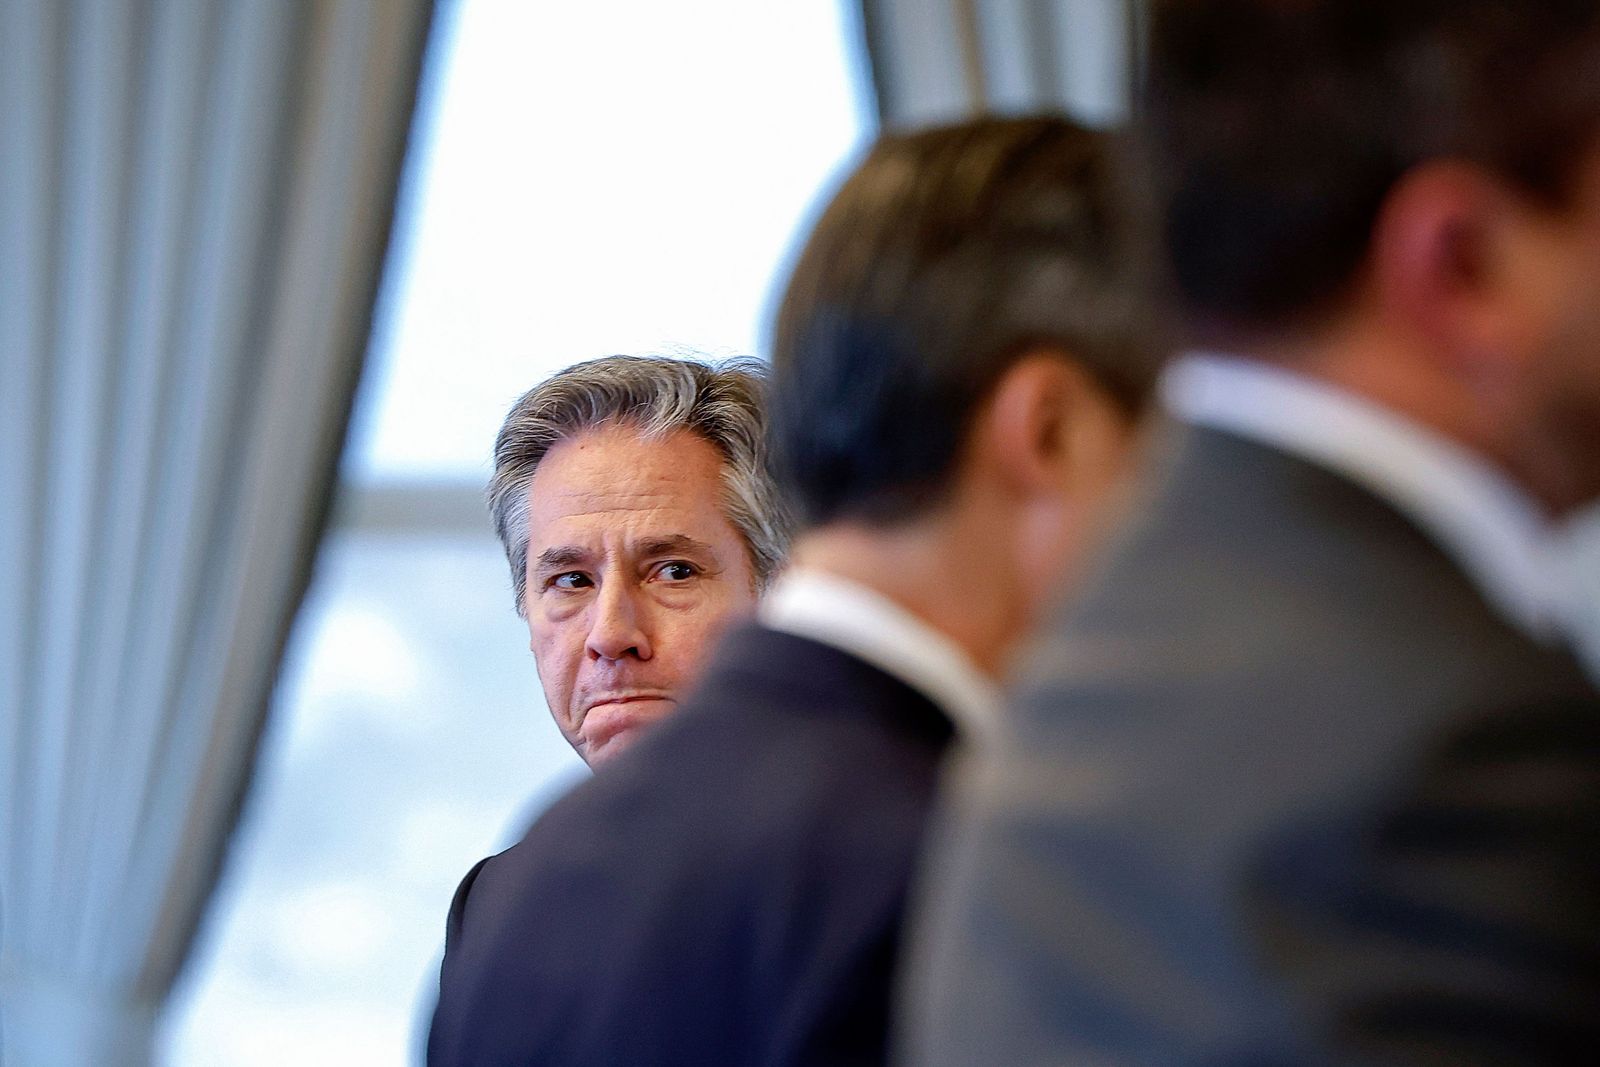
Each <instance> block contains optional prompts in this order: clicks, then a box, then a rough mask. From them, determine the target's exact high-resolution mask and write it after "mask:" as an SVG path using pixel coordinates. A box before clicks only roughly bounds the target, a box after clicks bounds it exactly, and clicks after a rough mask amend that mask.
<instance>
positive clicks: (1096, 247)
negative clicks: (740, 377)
mask: <svg viewBox="0 0 1600 1067" xmlns="http://www.w3.org/2000/svg"><path fill="white" fill-rule="evenodd" d="M1118 155H1119V153H1118V152H1117V151H1115V150H1114V148H1113V146H1112V145H1111V144H1110V142H1109V138H1108V137H1107V135H1105V134H1103V133H1098V132H1095V131H1091V130H1085V129H1082V128H1079V127H1077V126H1074V125H1072V124H1070V123H1068V122H1065V121H1063V120H1060V119H1056V118H1049V117H1031V118H1018V119H990V120H982V121H975V122H971V123H964V124H962V125H959V126H950V127H943V128H939V129H934V130H928V131H924V132H919V133H912V134H907V135H901V136H887V137H884V138H882V139H881V140H880V141H879V142H878V144H877V145H876V147H875V148H874V149H873V151H872V153H871V155H869V156H868V158H867V159H866V161H865V162H864V163H863V164H862V166H861V167H860V169H859V170H857V171H856V172H855V174H854V175H853V176H852V177H851V178H850V179H849V180H848V181H847V182H845V184H844V185H843V186H842V187H841V188H840V190H839V192H838V194H837V195H836V197H835V198H834V200H833V202H832V204H831V205H830V206H829V208H828V210H827V211H826V213H825V214H824V215H823V216H822V218H821V220H820V221H819V222H818V224H817V226H816V229H815V230H814V231H813V233H812V236H811V239H810V241H809V242H808V244H807V245H806V248H805V251H804V253H803V254H802V255H801V257H800V260H799V262H798V264H797V265H796V267H795V270H794V273H793V275H792V277H791V279H790V282H789V286H788V290H787V295H786V298H785V300H784V302H783V305H782V308H781V309H780V311H779V314H778V320H777V333H776V337H775V341H774V351H773V376H774V382H773V390H772V392H773V397H774V400H773V408H772V411H771V415H770V425H771V432H772V434H773V441H774V453H775V456H774V458H775V461H776V462H777V465H778V468H779V471H780V480H782V481H784V482H786V483H787V486H788V488H789V490H790V491H791V493H792V495H793V497H794V503H795V505H796V507H797V510H798V512H799V514H800V515H801V517H802V521H803V522H804V523H806V524H808V525H812V526H815V525H820V524H823V523H827V522H832V521H835V520H839V519H856V520H865V521H869V522H877V523H885V522H895V521H899V520H904V519H907V518H911V517H914V516H917V515H918V514H919V513H921V512H923V511H925V510H927V509H929V508H931V507H934V506H936V505H937V503H938V501H939V498H940V495H941V493H942V492H943V491H944V490H945V489H946V488H947V487H948V486H949V484H950V480H951V479H950V475H951V473H952V471H953V469H954V467H955V466H956V463H957V461H958V459H959V456H960V450H961V445H962V442H963V439H964V432H965V429H966V427H967V424H968V419H969V416H970V415H971V414H972V413H973V412H974V411H976V410H977V409H978V408H979V407H980V406H981V404H982V403H983V401H984V400H985V399H986V397H987V395H988V392H989V389H990V387H991V386H992V385H993V384H994V383H995V382H996V381H998V380H999V378H1000V377H1001V375H1003V374H1004V373H1005V371H1006V370H1007V369H1008V367H1010V366H1011V364H1012V363H1013V362H1014V361H1015V360H1016V359H1017V358H1019V357H1021V356H1022V355H1024V354H1026V353H1027V352H1028V351H1029V350H1030V348H1038V347H1041V346H1042V347H1047V348H1051V349H1054V350H1057V351H1062V352H1065V353H1070V354H1071V356H1072V358H1073V359H1075V360H1076V361H1078V362H1079V363H1080V364H1081V365H1082V366H1083V367H1084V368H1086V369H1087V370H1088V371H1089V372H1090V373H1091V374H1092V375H1093V376H1094V377H1095V378H1096V380H1097V384H1099V385H1100V386H1101V387H1102V388H1103V389H1104V390H1105V391H1106V393H1107V394H1108V395H1109V396H1110V397H1111V398H1113V400H1115V401H1116V402H1117V404H1118V405H1119V406H1121V407H1122V408H1123V410H1124V411H1125V412H1126V413H1127V414H1129V415H1133V414H1136V413H1137V412H1138V410H1139V409H1140V408H1141V407H1142V405H1143V403H1144V401H1145V398H1146V397H1147V395H1148V392H1149V388H1150V385H1151V382H1152V380H1153V378H1154V374H1155V371H1156V369H1157V366H1156V362H1157V361H1156V359H1155V352H1156V351H1157V348H1156V347H1155V344H1154V341H1153V337H1154V335H1155V333H1156V331H1154V330H1152V328H1151V321H1152V320H1151V316H1150V314H1149V311H1148V309H1147V306H1146V303H1145V301H1144V299H1143V294H1144V293H1146V292H1147V287H1146V284H1145V281H1146V278H1145V275H1146V271H1147V268H1148V265H1149V262H1150V258H1151V257H1150V256H1149V255H1147V254H1146V250H1145V247H1144V240H1143V239H1144V237H1145V235H1146V233H1147V232H1148V231H1147V230H1146V228H1145V227H1144V226H1143V225H1142V224H1141V223H1142V215H1141V209H1142V208H1143V206H1144V201H1142V200H1141V199H1140V197H1139V195H1138V190H1136V189H1135V188H1134V186H1135V184H1136V183H1134V182H1132V181H1130V179H1129V176H1128V175H1127V174H1126V173H1124V172H1122V171H1121V170H1120V169H1119V168H1118V165H1117V164H1118V158H1117V157H1118ZM907 427H916V428H917V432H914V433H909V432H907Z"/></svg>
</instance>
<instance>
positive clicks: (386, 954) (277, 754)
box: [165, 0, 869, 1067]
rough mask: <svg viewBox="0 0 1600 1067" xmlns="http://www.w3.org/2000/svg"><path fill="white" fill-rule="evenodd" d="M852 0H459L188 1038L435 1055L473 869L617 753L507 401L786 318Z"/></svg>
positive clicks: (383, 1059)
mask: <svg viewBox="0 0 1600 1067" xmlns="http://www.w3.org/2000/svg"><path fill="white" fill-rule="evenodd" d="M852 11H853V6H852V5H849V4H847V3H845V2H843V0H840V2H838V3H836V4H829V3H825V2H818V3H804V4H796V3H792V2H789V0H762V2H757V0H694V2H692V3H686V4H661V3H658V2H654V0H634V2H626V3H625V2H610V3H593V4H557V3H554V2H546V3H532V2H528V0H461V2H460V3H454V4H452V3H446V4H444V5H443V7H442V9H441V11H440V15H439V21H438V25H437V27H436V31H435V34H436V36H435V41H434V47H433V54H432V59H431V63H430V67H431V69H430V73H429V76H428V85H426V86H425V91H424V96H425V105H424V112H423V114H422V115H421V117H420V118H419V121H418V129H417V134H416V136H415V138H414V141H413V151H412V162H411V168H410V174H409V178H408V191H407V193H406V196H405V198H404V205H408V207H407V209H406V211H405V216H404V218H403V220H402V222H401V228H400V232H399V234H398V236H397V240H396V242H395V248H394V252H393V255H392V256H391V273H390V278H389V280H388V284H387V288H386V295H385V299H384V301H383V303H382V305H381V306H380V309H379V316H378V323H377V329H376V331H375V336H374V341H373V356H372V359H371V360H370V363H369V371H368V379H367V381H366V383H365V384H364V386H363V396H362V399H361V402H360V405H359V410H358V417H357V420H356V425H355V427H354V428H353V431H352V439H351V445H350V449H349V452H348V454H347V456H346V461H345V486H344V489H343V491H342V497H341V504H340V508H339V513H340V516H341V517H340V519H339V520H338V522H337V523H336V525H335V529H334V531H333V532H332V533H331V534H330V536H329V538H328V539H327V541H326V542H325V544H324V546H323V549H322V553H321V556H320V561H319V566H318V573H317V576H316V580H315V583H314V585H313V588H312V592H311V595H310V597H309V598H308V601H307V603H306V605H305V607H304V610H303V611H302V613H301V617H300V619H299V622H298V624H297V628H296V632H295V634H294V637H293V639H292V641H291V647H290V652H289V657H288V660H287V662H286V664H285V672H284V676H283V679H282V683H281V685H280V688H279V693H278V697H277V705H276V709H275V714H274V717H273V721H272V723H271V725H270V727H269V733H268V735H267V737H266V738H265V741H264V744H263V751H262V756H261V761H260V768H259V776H258V778H257V782H256V785H255V788H254V790H253V793H252V796H251V799H250V802H249V804H248V806H247V809H246V812H245V818H244V821H243V823H242V824H241V827H240V831H239V834H238V836H237V838H236V839H235V842H234V847H233V853H232V857H231V860H230V862H229V865H228V868H227V870H226V871H225V873H224V878H223V883H222V885H221V886H220V888H219V891H218V896H217V898H216V900H215V901H214V902H213V905H212V908H211V912H210V915H209V918H208V921H207V924H206V926H205V927H204V929H203V930H202V932H201V939H200V942H199V943H198V945H197V946H196V952H195V955H194V957H193V958H192V959H191V961H190V965H189V968H188V971H187V972H186V974H185V976H184V979H183V982H182V984H181V985H180V988H179V990H178V992H177V994H176V995H175V997H174V1001H173V1004H172V1007H171V1010H170V1012H169V1018H168V1026H167V1035H166V1042H165V1059H166V1061H167V1062H169V1063H173V1064H179V1065H208V1067H209V1065H214V1064H218V1065H230V1067H231V1065H255V1064H273V1065H278V1064H283V1063H341V1064H366V1063H372V1064H393V1063H396V1062H403V1061H404V1060H405V1059H407V1058H408V1057H409V1058H413V1059H415V1058H417V1055H418V1050H419V1049H420V1041H421V1036H422V1035H423V1033H424V1032H425V1029H426V1023H427V1018H426V1014H427V1012H428V1010H429V1009H430V1008H431V1004H432V988H433V986H434V982H435V980H436V976H437V967H438V956H439V952H440V950H441V948H442V939H443V929H444V917H445V912H446V909H447V907H448V905H449V901H450V896H451V893H452V892H453V890H454V887H455V884H456V882H457V881H458V880H459V879H460V877H461V875H462V874H464V873H465V872H466V870H467V868H468V867H470V866H471V864H472V863H473V862H475V861H476V860H477V859H478V858H480V857H482V856H484V855H487V854H489V853H491V852H493V851H496V850H497V849H499V848H502V847H504V846H505V845H507V844H509V843H510V842H511V841H513V840H515V838H516V837H517V836H518V834H519V833H520V831H521V829H522V828H523V827H524V826H525V825H526V823H527V821H528V820H529V819H530V818H531V817H532V816H533V815H534V814H536V813H537V811H538V810H540V809H541V808H542V807H543V805H544V804H546V803H548V802H549V801H550V800H551V799H552V798H553V797H554V796H555V795H557V794H558V793H559V792H560V791H561V790H562V789H564V788H566V787H567V786H569V785H570V784H571V782H572V781H574V780H576V778H577V777H579V776H581V775H583V774H584V773H586V772H585V771H584V770H583V768H582V765H581V764H580V763H579V762H578V760H577V758H576V757H575V756H573V755H572V753H571V752H570V750H569V749H568V748H567V746H566V743H565V741H563V740H562V738H561V736H560V734H559V733H558V732H557V731H556V729H555V726H554V724H553V723H551V722H550V719H549V716H548V714H547V713H546V711H545V709H544V706H543V702H542V699H541V698H540V694H539V688H538V681H537V678H536V676H535V674H534V669H533V663H532V659H531V657H530V656H529V654H528V651H527V633H526V630H525V629H524V627H523V624H522V622H521V620H520V619H518V618H517V617H516V615H515V614H514V612H513V610H512V603H511V593H510V582H509V576H508V575H507V573H506V565H505V561H504V557H503V555H502V553H501V551H500V547H499V544H498V543H497V542H496V541H495V540H494V538H493V535H492V532H491V530H490V527H489V523H488V518H487V515H486V514H485V513H484V509H483V505H482V502H481V490H482V486H483V483H484V482H485V481H486V480H487V477H488V473H489V469H490V468H489V451H490V446H491V444H492V441H493V437H494V434H495V431H496V430H497V429H498V427H499V422H500V419H501V418H502V417H503V415H504V414H505V411H506V410H507V408H509V406H510V404H511V402H512V401H513V400H514V399H515V398H516V397H517V396H518V395H519V394H520V393H522V392H523V391H524V390H526V389H527V388H528V387H529V386H531V385H532V384H534V383H535V382H536V381H538V380H540V379H541V378H543V377H545V376H546V375H547V374H549V373H550V372H551V371H553V370H554V369H556V368H558V367H560V366H562V365H564V364H566V363H569V362H574V361H576V360H580V359H586V358H590V357H593V356H598V355H606V354H610V353H614V352H654V353H661V352H666V353H676V352H683V353H690V352H693V353H707V354H713V355H719V354H727V353H732V352H751V351H755V352H758V353H759V352H760V351H761V347H762V346H761V336H760V334H761V323H762V322H763V321H764V319H765V318H766V315H767V311H768V303H769V300H770V299H771V295H772V292H773V286H774V284H775V283H776V282H777V281H779V280H781V278H780V275H781V269H780V268H781V264H782V263H783V261H784V260H785V258H786V257H787V256H788V254H789V253H790V250H791V242H792V240H793V237H794V235H795V233H796V232H797V230H798V229H799V228H800V227H801V224H802V222H803V220H804V218H805V217H806V216H807V214H808V211H809V209H810V208H811V206H812V205H813V204H814V203H815V201H816V198H817V196H818V194H819V192H820V191H821V189H822V187H823V186H824V184H825V183H826V182H827V180H828V178H829V176H830V175H832V174H833V173H834V172H835V171H836V170H837V169H838V168H839V166H840V164H841V163H842V162H844V161H845V160H846V159H847V157H848V156H849V155H850V154H851V153H852V152H853V151H854V150H855V149H856V148H857V147H858V146H859V145H860V143H861V142H862V140H863V139H864V136H865V134H866V133H867V132H868V129H869V120H868V118H867V116H866V111H865V104H864V102H865V100H866V93H865V91H864V86H863V84H862V79H861V77H860V74H859V70H860V67H861V64H862V63H863V61H862V60H861V59H860V57H859V54H858V46H857V38H858V31H857V27H855V26H854V25H853V23H852V21H851V20H852V16H851V12H852Z"/></svg>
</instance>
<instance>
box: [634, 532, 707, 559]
mask: <svg viewBox="0 0 1600 1067" xmlns="http://www.w3.org/2000/svg"><path fill="white" fill-rule="evenodd" d="M636 551H637V552H638V553H639V555H641V556H711V557H712V558H715V557H716V554H717V550H716V549H714V548H712V547H711V546H710V545H708V544H706V543H705V542H704V541H697V540H695V539H694V538H693V537H690V536H689V535H688V534H672V535H671V536H668V537H652V538H650V539H649V540H647V541H641V542H639V544H638V546H637V548H636Z"/></svg>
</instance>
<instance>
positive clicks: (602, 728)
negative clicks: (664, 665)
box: [583, 697, 677, 767]
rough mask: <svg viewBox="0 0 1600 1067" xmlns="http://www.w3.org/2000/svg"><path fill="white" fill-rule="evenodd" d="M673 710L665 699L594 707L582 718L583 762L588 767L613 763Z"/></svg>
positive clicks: (669, 702) (675, 704)
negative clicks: (584, 761)
mask: <svg viewBox="0 0 1600 1067" xmlns="http://www.w3.org/2000/svg"><path fill="white" fill-rule="evenodd" d="M676 706H677V701H674V700H671V699H668V698H666V697H659V698H653V699H649V700H628V701H621V702H617V703H608V704H596V705H595V706H594V707H592V708H590V709H589V711H588V713H587V714H586V715H584V717H583V738H584V750H583V755H584V759H585V760H586V761H587V762H588V764H589V766H591V767H598V766H600V765H601V764H602V763H605V762H607V761H609V760H612V759H615V758H616V756H617V755H618V754H619V753H621V752H622V751H623V750H624V749H627V748H631V747H632V746H633V743H634V742H635V741H637V740H638V739H639V737H640V736H641V735H642V734H644V733H645V732H646V731H648V729H649V728H650V727H652V726H654V725H655V724H656V723H657V722H659V721H660V720H662V719H664V718H666V717H667V715H668V713H670V712H671V711H672V709H673V708H674V707H676Z"/></svg>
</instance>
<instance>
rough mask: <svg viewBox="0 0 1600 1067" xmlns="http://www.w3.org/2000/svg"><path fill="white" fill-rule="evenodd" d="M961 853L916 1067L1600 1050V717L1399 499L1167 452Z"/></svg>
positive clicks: (959, 834)
mask: <svg viewBox="0 0 1600 1067" xmlns="http://www.w3.org/2000/svg"><path fill="white" fill-rule="evenodd" d="M1136 515H1137V518H1136V519H1135V520H1134V521H1133V523H1132V524H1131V526H1130V527H1129V528H1128V529H1127V530H1126V531H1125V532H1124V534H1123V535H1122V536H1121V539H1120V541H1119V543H1118V544H1117V545H1116V547H1115V548H1114V549H1113V551H1112V552H1111V554H1110V556H1109V559H1108V561H1107V567H1106V569H1105V570H1104V572H1103V573H1102V574H1101V576H1100V577H1099V578H1098V579H1096V580H1094V581H1093V582H1091V583H1090V585H1089V587H1088V588H1087V589H1084V590H1083V591H1082V597H1081V599H1080V600H1079V601H1078V602H1077V603H1076V604H1075V605H1073V606H1070V607H1067V608H1064V609H1063V610H1062V612H1061V613H1060V615H1059V616H1058V617H1057V619H1056V620H1055V622H1054V623H1053V624H1052V626H1051V628H1050V630H1049V633H1048V636H1047V637H1046V638H1045V639H1044V640H1043V641H1042V642H1041V643H1040V645H1039V647H1038V648H1037V649H1036V650H1035V652H1034V654H1033V656H1032V657H1031V667H1030V668H1029V669H1028V671H1027V675H1026V678H1025V679H1024V681H1023V684H1022V687H1021V695H1020V698H1019V700H1018V706H1016V707H1015V708H1013V713H1012V714H1011V715H1009V716H1008V717H1007V719H1006V720H1005V723H1004V726H1005V729H1004V730H1003V731H1002V734H1003V736H1002V737H1001V739H1000V744H999V745H998V746H997V747H996V748H995V749H993V750H992V753H993V754H992V756H990V757H989V758H985V759H981V760H978V761H975V762H974V765H972V766H971V767H970V768H969V772H968V773H965V774H964V775H963V776H962V778H961V781H960V783H959V788H958V789H957V794H958V800H957V801H956V802H955V803H954V807H955V809H956V811H955V821H954V824H953V826H952V829H951V831H950V833H949V835H948V836H947V837H946V836H944V835H941V841H940V847H938V848H936V849H934V850H933V851H934V852H935V853H936V854H937V855H938V857H939V869H940V871H941V874H942V877H941V878H940V879H939V882H938V886H937V888H936V889H935V890H934V891H933V893H932V896H931V898H930V904H929V907H928V916H927V930H928V934H927V942H926V944H927V948H926V951H925V952H919V953H918V958H919V959H920V960H921V961H922V966H921V967H919V968H918V972H917V973H918V978H917V983H918V985H917V989H916V993H915V995H914V996H913V997H912V998H911V1003H912V1005H913V1009H912V1011H913V1020H912V1022H911V1025H910V1026H909V1027H908V1030H907V1033H908V1039H909V1040H908V1045H909V1049H910V1052H909V1056H908V1059H910V1060H911V1061H912V1062H915V1063H917V1064H919V1065H921V1064H931V1065H938V1067H953V1065H957V1064H961V1065H974V1067H975V1065H979V1064H984V1065H988V1064H1006V1065H1019V1067H1021V1065H1032V1064H1056V1063H1073V1064H1084V1065H1102V1064H1137V1065H1140V1067H1163V1065H1177V1064H1185V1065H1200V1064H1218V1065H1220V1064H1238V1065H1255V1064H1318V1063H1341V1064H1345V1063H1356V1062H1372V1063H1385V1064H1388V1063H1407V1064H1452V1065H1458V1064H1533V1063H1578V1062H1595V1058H1596V1057H1597V1056H1600V1052H1597V1050H1600V705H1597V698H1596V694H1595V691H1594V689H1593V687H1592V685H1591V684H1590V683H1589V682H1588V681H1587V680H1586V679H1585V678H1584V677H1583V676H1582V673H1581V671H1580V670H1579V668H1578V666H1577V664H1576V663H1575V662H1574V660H1573V659H1572V658H1571V657H1570V656H1568V655H1567V654H1566V653H1564V652H1563V651H1561V650H1559V649H1556V648H1551V647H1544V646H1541V645H1539V644H1536V643H1534V642H1533V641H1531V640H1530V639H1528V638H1527V637H1525V636H1524V635H1523V634H1522V633H1520V632H1518V631H1517V630H1516V629H1514V628H1512V627H1511V626H1510V625H1508V624H1507V623H1506V622H1505V621H1503V620H1502V618H1501V617H1500V616H1499V615H1498V614H1496V612H1495V611H1494V610H1492V609H1491V607H1490V605H1489V604H1488V603H1486V602H1485V600H1484V599H1483V597H1482V596H1481V595H1480V594H1479V592H1478V590H1477V588H1476V587H1475V586H1474V585H1473V583H1472V582H1471V581H1469V580H1468V577H1467V576H1466V575H1465V574H1464V573H1463V572H1462V571H1461V570H1460V569H1459V568H1458V567H1457V566H1456V565H1455V564H1454V563H1453V562H1452V561H1451V560H1450V559H1449V558H1448V557H1447V556H1446V555H1445V554H1444V553H1443V552H1442V551H1441V550H1440V549H1439V548H1438V547H1437V546H1436V545H1435V544H1434V543H1433V542H1432V541H1431V540H1430V539H1429V538H1428V537H1427V536H1425V535H1424V534H1423V533H1422V532H1420V531H1419V530H1418V529H1417V528H1416V527H1415V526H1413V525H1412V524H1411V523H1410V522H1409V521H1408V520H1407V519H1405V518H1404V517H1402V516H1401V515H1400V514H1399V513H1397V512H1396V511H1395V510H1394V509H1392V508H1391V507H1390V506H1389V505H1388V504H1386V503H1384V502H1383V501H1381V500H1379V499H1378V498H1377V497H1375V496H1373V495H1372V494H1370V493H1368V492H1366V491H1365V490H1363V489H1361V488H1359V487H1358V486H1356V485H1354V484H1352V483H1351V482H1349V481H1346V480H1345V479H1343V478H1341V477H1338V476H1336V475H1334V474H1332V473H1329V472H1328V471H1325V470H1323V469H1321V468H1319V467H1316V466H1313V465H1311V464H1309V463H1305V462H1302V461H1300V460H1298V459H1295V458H1292V457H1290V456H1288V455H1285V454H1283V453H1281V452H1278V451H1275V450H1273V449H1270V448H1266V447H1263V446H1261V445H1257V444H1254V443H1251V442H1248V441H1246V440H1244V439H1242V438H1239V437H1235V436H1232V435H1229V434H1225V433H1221V432H1214V431H1207V430H1182V431H1175V432H1174V435H1173V437H1172V439H1171V440H1170V441H1169V442H1168V451H1167V452H1166V453H1165V455H1164V458H1163V460H1162V462H1161V464H1160V465H1159V469H1158V472H1157V475H1156V477H1155V478H1154V479H1153V481H1152V482H1151V485H1150V488H1149V489H1148V490H1147V497H1146V499H1145V500H1144V501H1143V502H1142V503H1141V505H1140V507H1139V508H1138V509H1137V511H1136Z"/></svg>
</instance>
